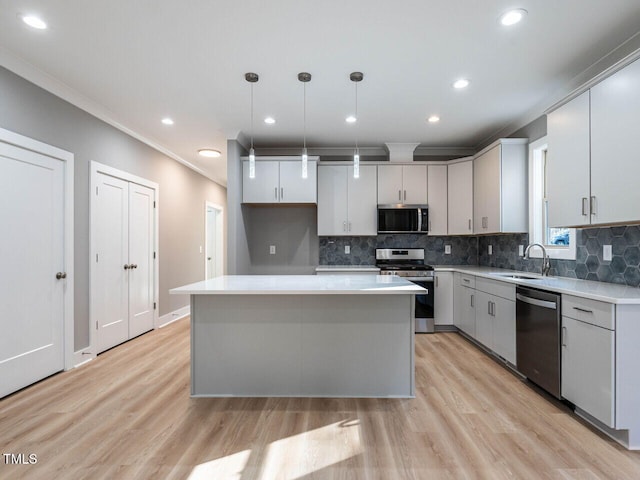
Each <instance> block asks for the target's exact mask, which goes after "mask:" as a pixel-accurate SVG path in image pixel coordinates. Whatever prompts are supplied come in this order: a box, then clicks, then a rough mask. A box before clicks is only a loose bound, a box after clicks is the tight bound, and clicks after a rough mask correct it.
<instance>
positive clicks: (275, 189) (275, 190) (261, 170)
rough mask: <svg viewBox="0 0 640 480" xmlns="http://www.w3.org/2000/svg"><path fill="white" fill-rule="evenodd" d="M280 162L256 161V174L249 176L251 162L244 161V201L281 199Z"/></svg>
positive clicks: (272, 201) (263, 201) (274, 201)
mask: <svg viewBox="0 0 640 480" xmlns="http://www.w3.org/2000/svg"><path fill="white" fill-rule="evenodd" d="M279 163H280V162H273V161H264V162H256V176H255V178H249V162H242V203H277V202H279V201H280V190H279V187H280V180H279V177H280V169H279Z"/></svg>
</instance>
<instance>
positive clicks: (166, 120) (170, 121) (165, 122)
mask: <svg viewBox="0 0 640 480" xmlns="http://www.w3.org/2000/svg"><path fill="white" fill-rule="evenodd" d="M162 123H164V124H165V125H173V123H174V122H173V120H171V119H170V118H169V117H167V118H163V119H162Z"/></svg>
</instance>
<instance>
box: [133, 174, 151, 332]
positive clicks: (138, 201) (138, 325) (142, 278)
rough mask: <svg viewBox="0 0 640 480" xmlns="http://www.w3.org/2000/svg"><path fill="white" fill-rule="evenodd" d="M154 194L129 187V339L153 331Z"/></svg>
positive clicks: (134, 185)
mask: <svg viewBox="0 0 640 480" xmlns="http://www.w3.org/2000/svg"><path fill="white" fill-rule="evenodd" d="M154 200H155V192H154V191H153V190H152V189H151V188H148V187H143V186H142V185H137V184H135V183H130V184H129V265H130V269H129V270H128V272H129V338H133V337H136V336H138V335H140V334H142V333H144V332H148V331H149V330H152V329H153V300H154V295H153V287H154V283H153V279H154V262H153V246H154V230H155V227H154V214H153V202H154Z"/></svg>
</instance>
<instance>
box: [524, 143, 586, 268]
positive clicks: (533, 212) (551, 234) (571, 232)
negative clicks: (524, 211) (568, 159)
mask: <svg viewBox="0 0 640 480" xmlns="http://www.w3.org/2000/svg"><path fill="white" fill-rule="evenodd" d="M546 180H547V139H546V137H544V138H541V139H540V140H537V141H535V142H533V143H530V144H529V242H530V243H541V244H543V245H544V246H545V248H546V249H547V253H548V254H549V257H551V258H561V259H566V260H575V258H576V230H575V228H554V227H550V226H549V224H548V221H547V218H548V214H549V204H548V201H547V181H546ZM530 253H531V256H532V257H542V251H541V250H540V249H538V248H534V249H532V250H531V252H530Z"/></svg>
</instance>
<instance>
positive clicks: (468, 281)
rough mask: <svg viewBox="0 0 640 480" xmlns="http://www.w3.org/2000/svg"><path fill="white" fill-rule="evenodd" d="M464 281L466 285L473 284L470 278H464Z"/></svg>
mask: <svg viewBox="0 0 640 480" xmlns="http://www.w3.org/2000/svg"><path fill="white" fill-rule="evenodd" d="M462 281H463V282H464V283H471V280H469V279H468V278H463V279H462Z"/></svg>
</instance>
